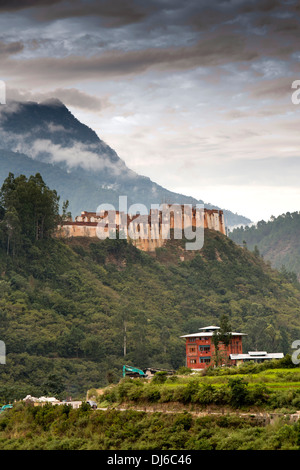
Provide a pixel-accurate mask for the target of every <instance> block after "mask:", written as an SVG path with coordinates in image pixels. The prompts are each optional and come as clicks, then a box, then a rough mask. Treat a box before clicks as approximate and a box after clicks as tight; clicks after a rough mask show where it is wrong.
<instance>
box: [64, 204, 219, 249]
mask: <svg viewBox="0 0 300 470" xmlns="http://www.w3.org/2000/svg"><path fill="white" fill-rule="evenodd" d="M179 207H180V206H179ZM181 207H182V206H181ZM182 214H183V212H182V213H180V210H179V211H178V213H177V214H176V213H173V212H170V213H169V217H166V215H165V216H164V215H163V214H162V213H161V212H160V211H150V214H149V215H143V216H142V215H134V216H130V215H127V214H126V215H125V214H121V213H119V212H118V211H113V212H111V213H108V212H105V213H104V214H103V216H104V217H108V218H109V219H107V220H109V221H110V223H114V224H115V225H116V228H117V229H118V230H122V227H123V228H124V221H125V224H126V229H127V230H128V238H129V239H131V240H132V243H133V244H134V245H135V246H136V247H137V248H139V249H141V250H143V251H154V250H155V248H159V247H162V246H163V245H164V244H165V242H166V238H167V236H166V234H167V233H168V232H169V230H175V229H179V230H183V227H184V223H185V224H186V225H185V226H189V225H190V226H192V227H193V228H195V227H197V226H198V227H199V226H200V225H199V224H202V226H203V227H204V228H207V229H211V230H216V231H218V232H221V233H223V234H224V235H226V230H225V221H224V214H223V211H221V210H216V209H213V210H209V209H204V211H202V213H201V215H199V213H198V212H196V210H193V211H192V213H191V215H190V217H185V219H184V217H183V215H182ZM200 219H201V220H200ZM101 220H102V217H100V216H98V215H97V214H96V213H95V212H86V211H84V212H82V213H81V215H80V216H78V217H75V220H74V221H72V220H69V221H66V222H64V223H63V224H62V225H61V226H58V230H57V233H56V236H61V237H67V238H68V237H92V238H96V237H98V234H99V233H97V230H98V223H99V221H101ZM102 230H104V231H105V232H107V233H108V228H103V229H102Z"/></svg>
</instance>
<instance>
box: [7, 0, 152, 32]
mask: <svg viewBox="0 0 300 470" xmlns="http://www.w3.org/2000/svg"><path fill="white" fill-rule="evenodd" d="M151 3H152V2H151V1H150V2H135V1H133V0H113V1H111V0H88V1H87V0H72V1H63V0H42V1H39V0H24V1H22V2H20V1H6V0H4V1H1V3H0V13H1V12H3V13H4V12H17V11H20V10H25V9H28V8H30V9H31V11H30V13H31V14H32V15H33V17H34V18H35V19H37V20H39V21H52V20H57V19H66V18H74V17H86V16H94V17H95V16H96V17H101V18H104V19H106V20H107V24H106V25H107V26H120V25H126V24H130V23H135V22H138V21H141V20H142V19H143V18H144V17H145V16H146V15H147V14H148V13H150V12H151V11H152V10H153V7H152V6H151ZM49 7H51V8H49Z"/></svg>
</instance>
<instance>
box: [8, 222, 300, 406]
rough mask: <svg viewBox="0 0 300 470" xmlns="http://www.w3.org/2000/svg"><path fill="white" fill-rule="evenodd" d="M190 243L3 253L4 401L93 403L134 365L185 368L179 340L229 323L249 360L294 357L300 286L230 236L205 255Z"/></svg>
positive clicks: (79, 244) (46, 241) (43, 245)
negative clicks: (240, 335)
mask: <svg viewBox="0 0 300 470" xmlns="http://www.w3.org/2000/svg"><path fill="white" fill-rule="evenodd" d="M183 246H184V245H183V243H181V241H176V242H175V241H170V242H168V244H167V245H166V247H165V248H161V249H158V250H157V252H156V254H148V253H144V252H141V251H139V250H137V249H136V248H135V247H133V246H132V245H131V244H128V243H127V241H124V240H119V241H118V240H105V241H100V240H97V239H95V240H93V239H84V238H82V239H81V238H77V239H70V240H60V239H53V238H43V239H40V240H37V241H35V242H34V243H32V244H30V245H29V244H28V245H27V248H26V250H25V251H21V250H20V251H19V252H18V254H16V255H15V256H14V257H12V256H11V255H9V256H7V254H6V250H5V247H4V246H3V247H2V248H1V251H0V272H1V280H0V339H1V340H3V341H5V343H6V347H7V363H6V365H1V366H0V367H1V368H0V396H1V397H7V398H8V399H12V398H24V397H25V396H26V395H27V394H31V395H38V396H40V395H42V394H50V395H56V396H57V395H59V394H60V393H61V394H62V397H66V396H72V397H73V398H74V397H76V396H79V395H80V394H81V396H82V395H83V396H84V394H85V392H86V390H88V389H89V388H91V387H100V386H103V385H105V384H107V383H108V382H110V381H118V380H119V379H120V378H121V374H122V365H123V364H124V363H129V364H133V365H136V366H137V367H143V366H152V367H167V368H174V369H177V368H178V367H179V366H182V365H185V346H184V341H183V340H182V339H181V338H180V335H183V334H186V333H191V332H195V331H198V328H200V327H203V326H207V325H211V324H218V322H219V318H220V316H221V315H222V314H227V315H228V316H229V318H230V322H231V325H232V327H233V329H234V330H238V331H242V332H245V333H247V334H248V336H247V337H245V341H244V351H248V350H253V349H263V350H267V351H269V352H275V351H284V352H285V353H287V352H291V350H290V346H291V344H292V341H294V340H295V339H299V337H300V306H299V305H300V303H299V301H300V291H299V285H297V284H294V285H293V284H291V283H290V282H288V281H287V279H285V277H284V276H283V275H281V274H279V273H278V272H275V271H272V270H271V269H270V268H269V267H268V266H267V265H266V264H265V263H264V262H263V260H262V259H261V258H260V257H257V256H255V255H254V254H253V253H251V252H249V251H248V250H246V249H243V248H240V247H239V246H237V245H235V244H234V243H233V242H232V241H231V240H230V239H229V238H227V237H225V236H223V235H222V234H220V233H217V232H213V231H206V233H205V244H204V247H203V249H202V250H201V252H198V253H196V252H185V253H184V252H183ZM183 254H184V255H185V257H186V259H185V260H184V261H182V260H181V259H180V256H182V255H183ZM125 327H126V328H125ZM125 330H126V333H125ZM125 336H126V356H125V357H124V337H125Z"/></svg>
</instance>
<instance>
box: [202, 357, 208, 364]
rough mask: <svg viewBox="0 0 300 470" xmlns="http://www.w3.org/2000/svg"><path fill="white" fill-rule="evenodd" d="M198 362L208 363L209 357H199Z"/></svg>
mask: <svg viewBox="0 0 300 470" xmlns="http://www.w3.org/2000/svg"><path fill="white" fill-rule="evenodd" d="M200 362H202V363H205V364H208V363H209V362H210V357H201V358H200Z"/></svg>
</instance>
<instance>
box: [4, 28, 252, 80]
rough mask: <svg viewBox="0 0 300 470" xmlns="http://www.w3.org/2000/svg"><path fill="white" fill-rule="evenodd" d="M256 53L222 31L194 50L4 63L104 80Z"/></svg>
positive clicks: (44, 75)
mask: <svg viewBox="0 0 300 470" xmlns="http://www.w3.org/2000/svg"><path fill="white" fill-rule="evenodd" d="M257 56H258V55H257V52H256V51H254V50H251V49H249V48H247V45H246V43H245V41H244V40H243V39H242V38H240V40H239V41H237V40H236V37H235V35H231V34H230V33H227V32H225V31H224V32H222V33H221V35H219V34H217V35H214V34H213V35H211V36H210V37H208V38H206V39H205V40H202V41H199V42H197V43H196V44H195V45H193V46H191V47H174V48H172V47H170V48H164V49H162V48H151V49H144V50H138V51H127V52H124V51H118V50H114V51H106V52H104V53H102V54H101V55H98V56H96V55H93V56H91V57H84V56H68V57H62V58H56V57H52V58H51V57H47V58H43V57H41V58H33V59H24V60H23V59H18V60H17V61H16V60H7V61H4V62H3V64H2V70H3V71H6V73H14V74H17V75H19V76H20V77H23V78H25V77H26V78H28V77H31V78H32V79H34V78H39V79H41V80H43V79H45V80H55V79H57V80H67V81H74V80H76V81H77V80H84V79H89V80H90V79H95V78H97V79H102V78H107V77H108V76H115V77H119V76H123V75H130V74H137V73H142V72H144V71H146V70H148V69H149V68H154V69H156V70H172V69H176V70H187V69H191V68H195V67H204V66H209V67H210V66H218V65H222V64H226V63H228V62H230V63H234V62H239V61H250V60H253V59H254V58H255V57H257Z"/></svg>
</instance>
